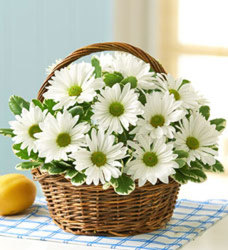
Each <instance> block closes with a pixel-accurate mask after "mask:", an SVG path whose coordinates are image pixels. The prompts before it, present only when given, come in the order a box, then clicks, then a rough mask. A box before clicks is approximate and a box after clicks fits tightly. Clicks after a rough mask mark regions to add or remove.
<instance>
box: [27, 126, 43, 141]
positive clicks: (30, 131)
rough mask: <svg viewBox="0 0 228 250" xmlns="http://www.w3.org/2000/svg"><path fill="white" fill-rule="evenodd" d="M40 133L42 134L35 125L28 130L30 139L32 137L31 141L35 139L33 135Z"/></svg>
mask: <svg viewBox="0 0 228 250" xmlns="http://www.w3.org/2000/svg"><path fill="white" fill-rule="evenodd" d="M40 132H42V130H41V129H40V127H39V125H37V124H35V125H32V126H31V127H30V128H29V130H28V133H29V135H30V137H32V138H33V139H36V137H34V134H36V133H40Z"/></svg>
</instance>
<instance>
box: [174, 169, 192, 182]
mask: <svg viewBox="0 0 228 250" xmlns="http://www.w3.org/2000/svg"><path fill="white" fill-rule="evenodd" d="M175 171H176V173H175V174H174V175H172V178H173V179H174V180H175V181H176V182H178V183H180V184H186V183H187V182H188V180H189V179H188V177H187V176H185V175H184V174H182V172H181V171H180V170H179V169H176V170H175Z"/></svg>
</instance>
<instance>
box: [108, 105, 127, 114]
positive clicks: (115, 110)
mask: <svg viewBox="0 0 228 250" xmlns="http://www.w3.org/2000/svg"><path fill="white" fill-rule="evenodd" d="M109 112H110V114H112V115H113V116H121V115H122V114H123V113H124V106H123V104H122V103H120V102H113V103H112V104H111V105H110V106H109Z"/></svg>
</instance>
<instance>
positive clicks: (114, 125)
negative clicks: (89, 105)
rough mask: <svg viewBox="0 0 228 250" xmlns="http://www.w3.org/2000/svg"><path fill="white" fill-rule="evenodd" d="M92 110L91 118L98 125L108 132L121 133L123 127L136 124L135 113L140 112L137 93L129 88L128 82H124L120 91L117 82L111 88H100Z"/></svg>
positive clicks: (126, 127) (138, 113)
mask: <svg viewBox="0 0 228 250" xmlns="http://www.w3.org/2000/svg"><path fill="white" fill-rule="evenodd" d="M93 112H94V114H93V116H92V117H91V119H92V120H94V121H95V123H98V125H99V126H100V127H102V128H103V129H104V130H106V129H108V131H109V132H110V133H111V132H113V131H115V132H117V133H120V134H121V133H122V132H123V127H124V128H125V129H126V130H128V127H129V124H132V125H136V122H137V120H138V118H137V115H140V114H142V109H141V103H140V102H139V101H138V94H136V93H135V92H134V89H131V87H130V83H128V84H126V85H125V86H124V87H123V89H122V91H121V88H120V85H119V84H118V83H117V84H115V85H113V86H112V87H111V88H110V87H106V88H105V89H104V90H101V94H100V95H99V96H98V101H97V102H96V103H95V104H94V106H93ZM122 126H123V127H122Z"/></svg>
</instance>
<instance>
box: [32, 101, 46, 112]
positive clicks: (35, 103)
mask: <svg viewBox="0 0 228 250" xmlns="http://www.w3.org/2000/svg"><path fill="white" fill-rule="evenodd" d="M32 102H33V104H34V105H35V106H37V107H39V108H40V109H41V110H42V111H44V105H43V104H42V102H40V101H39V100H37V99H33V100H32Z"/></svg>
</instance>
